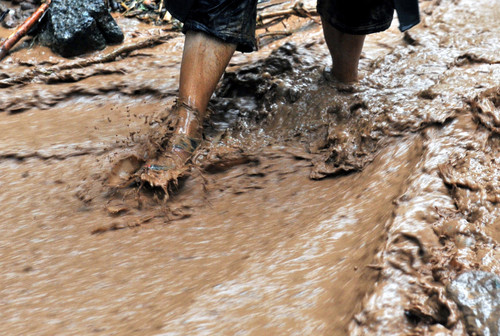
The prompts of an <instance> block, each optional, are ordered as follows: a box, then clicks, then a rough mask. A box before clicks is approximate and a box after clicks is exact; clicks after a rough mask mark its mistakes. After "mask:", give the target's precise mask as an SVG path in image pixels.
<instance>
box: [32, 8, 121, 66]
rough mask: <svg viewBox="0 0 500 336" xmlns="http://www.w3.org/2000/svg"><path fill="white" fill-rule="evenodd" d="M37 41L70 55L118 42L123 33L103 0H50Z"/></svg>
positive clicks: (59, 52) (55, 50)
mask: <svg viewBox="0 0 500 336" xmlns="http://www.w3.org/2000/svg"><path fill="white" fill-rule="evenodd" d="M39 41H40V43H41V44H42V45H45V46H48V47H50V48H51V49H52V50H53V51H54V52H57V53H58V54H61V55H62V56H65V57H71V56H77V55H81V54H83V53H86V52H89V51H94V50H100V49H103V48H104V47H105V46H106V44H113V43H120V42H122V41H123V32H122V31H121V29H120V27H118V25H117V24H116V22H115V20H114V19H113V17H112V16H111V15H110V13H109V11H108V8H107V6H106V4H105V2H104V0H52V4H51V5H50V9H49V11H48V13H47V18H46V22H45V24H44V26H43V27H42V32H41V33H40V35H39Z"/></svg>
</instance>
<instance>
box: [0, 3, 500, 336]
mask: <svg viewBox="0 0 500 336" xmlns="http://www.w3.org/2000/svg"><path fill="white" fill-rule="evenodd" d="M285 5H286V3H285ZM421 9H422V23H421V24H420V25H419V26H417V27H415V28H414V29H412V30H411V31H410V32H409V33H408V34H405V35H403V34H400V33H399V31H398V30H397V21H395V22H394V24H393V26H392V27H391V29H389V30H388V31H386V32H384V33H381V34H376V35H373V36H369V37H368V38H367V41H366V44H365V49H364V52H363V56H362V59H361V65H360V70H361V75H362V79H361V81H360V82H359V84H356V85H355V86H353V87H337V86H335V85H333V84H331V83H329V82H328V81H326V80H325V79H324V78H323V75H322V71H323V68H324V67H325V66H326V65H328V64H329V62H330V61H329V55H328V51H327V48H326V45H325V43H324V40H323V38H322V33H321V28H320V26H319V25H318V24H316V23H314V22H312V21H311V20H309V19H290V20H288V21H286V22H285V24H284V25H282V26H280V27H279V28H276V27H274V28H273V29H275V30H276V29H278V30H281V29H282V28H283V29H285V30H288V31H289V32H292V31H293V34H292V35H291V36H284V35H283V36H279V37H280V38H279V39H278V37H277V36H276V35H261V39H260V42H261V49H260V50H259V52H256V53H252V54H237V55H235V56H234V57H233V59H232V61H231V64H230V68H229V69H228V73H227V74H226V76H225V78H224V80H223V81H222V83H221V85H220V87H219V89H218V91H217V95H216V97H214V99H213V100H212V104H211V109H212V115H211V117H210V120H208V121H207V123H206V125H205V129H206V143H205V144H204V145H203V146H202V148H201V149H200V150H199V151H198V153H197V157H196V160H194V161H195V164H194V165H193V167H192V168H191V174H190V176H189V177H188V178H187V179H185V180H183V181H181V183H180V185H179V187H178V188H177V189H176V190H173V193H172V194H171V195H170V199H168V200H166V199H165V197H164V194H163V193H162V192H161V191H159V190H152V189H148V188H142V189H141V188H138V186H134V185H132V186H129V187H127V188H115V187H112V186H109V177H110V173H111V171H112V167H113V166H114V164H116V162H119V160H120V159H121V158H123V157H126V156H128V155H130V154H134V155H137V156H138V157H140V155H142V154H143V153H144V151H143V148H144V147H145V146H146V145H147V143H148V139H150V137H151V135H152V134H154V133H155V130H158V129H159V125H158V124H157V123H156V120H158V119H159V116H161V115H164V114H165V113H167V112H168V108H169V107H170V106H171V105H172V102H173V99H174V98H175V95H176V88H177V80H178V77H177V76H178V71H179V66H180V55H181V52H182V42H183V38H182V35H180V34H179V33H175V32H166V31H163V30H162V28H161V27H155V26H149V25H146V24H144V23H138V22H137V21H135V20H133V19H125V18H121V17H118V18H117V21H118V23H119V25H120V26H121V27H122V28H123V30H124V32H125V36H126V38H125V42H124V44H125V45H128V44H133V43H136V42H139V41H142V40H144V39H151V38H154V37H155V36H157V35H159V34H160V35H165V36H168V37H166V38H163V39H162V40H161V41H157V43H156V44H154V45H153V46H152V47H147V48H138V49H136V50H135V51H132V52H130V53H124V54H123V55H121V56H120V57H118V58H116V59H114V60H113V61H111V62H107V63H96V64H87V65H85V66H81V64H80V66H79V65H78V63H71V62H78V60H65V59H62V58H60V57H58V56H56V55H54V54H52V53H51V52H50V51H49V50H48V49H46V48H42V47H34V48H31V49H21V50H18V51H17V52H15V53H13V54H11V56H10V57H8V58H6V59H5V60H4V61H3V62H2V63H0V87H1V90H0V110H1V111H2V113H0V130H1V132H0V134H1V135H0V137H1V138H0V139H1V141H0V219H1V221H0V269H1V270H2V272H1V273H0V312H1V313H0V321H1V323H0V334H2V335H67V334H79V335H87V334H92V335H128V334H138V335H186V334H191V335H213V334H215V335H219V334H221V335H234V334H238V335H467V334H468V333H469V334H473V333H474V332H476V333H477V334H480V332H482V333H483V334H484V335H486V334H487V332H489V335H495V334H498V324H499V322H498V321H499V319H498V316H499V315H498V312H497V313H496V314H497V315H495V312H493V313H491V314H490V313H489V312H487V311H486V310H484V311H482V313H484V314H486V313H488V314H490V315H488V316H489V317H488V316H486V317H485V321H486V322H484V324H479V325H474V323H472V322H471V319H470V318H469V317H470V313H469V312H468V311H465V310H464V308H463V304H462V303H461V301H460V300H458V299H457V298H456V296H457V295H456V294H454V293H456V290H455V288H461V287H459V286H458V285H453V284H455V283H454V282H453V281H454V280H455V279H456V278H457V276H458V275H459V274H489V275H491V276H494V275H495V274H496V275H497V276H499V275H500V249H499V246H498V241H499V240H500V222H499V218H500V206H499V200H500V169H499V167H500V154H499V153H500V47H499V45H500V40H499V39H500V26H499V25H498V22H499V21H500V4H499V3H498V2H495V1H486V0H482V1H470V0H461V1H451V0H442V1H424V2H422V3H421ZM8 34H9V32H8V31H7V30H1V31H0V36H2V37H5V36H7V35H8ZM257 34H258V35H260V34H265V31H263V30H259V31H258V32H257ZM275 39H276V40H275ZM117 48H120V46H114V47H108V48H107V49H106V50H104V51H102V52H100V53H97V54H96V55H105V54H107V53H109V52H111V51H112V50H116V49H117ZM68 64H69V66H65V65H68ZM71 64H72V65H71ZM469 271H483V273H467V272H469ZM464 272H465V273H464ZM477 279H479V277H478V278H477ZM481 279H482V278H481ZM498 287H499V286H498V285H497V287H496V288H497V291H498ZM471 293H472V292H471ZM466 294H467V293H466ZM471 295H472V294H471ZM481 300H483V301H484V302H486V303H489V304H490V306H491V307H494V308H495V307H496V309H497V310H498V307H499V306H500V304H498V299H496V300H497V301H495V296H494V295H493V294H492V296H491V297H489V296H481ZM484 307H486V306H484ZM485 309H486V308H485ZM490 310H491V309H490ZM493 310H494V309H493ZM467 316H469V317H467ZM495 316H496V317H497V318H496V319H495ZM474 328H476V329H474Z"/></svg>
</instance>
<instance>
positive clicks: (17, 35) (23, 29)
mask: <svg viewBox="0 0 500 336" xmlns="http://www.w3.org/2000/svg"><path fill="white" fill-rule="evenodd" d="M51 1H52V0H46V1H45V3H43V4H42V5H41V6H40V7H38V9H37V10H36V11H35V12H34V13H33V14H31V16H30V17H29V18H27V19H26V21H24V22H23V24H22V25H20V26H19V27H18V28H17V29H16V31H15V32H13V33H12V34H11V35H10V36H9V37H7V39H6V40H5V41H4V42H3V43H2V46H1V47H0V61H1V60H2V59H3V58H4V57H5V55H7V53H8V52H9V50H10V49H11V48H12V47H13V46H14V45H15V44H16V43H17V42H18V41H19V40H20V39H21V38H22V37H23V36H24V35H26V33H27V32H28V31H29V30H30V29H31V27H33V25H34V24H35V23H36V22H38V20H40V18H41V17H42V15H43V14H44V13H45V12H46V11H47V9H49V6H50V3H51Z"/></svg>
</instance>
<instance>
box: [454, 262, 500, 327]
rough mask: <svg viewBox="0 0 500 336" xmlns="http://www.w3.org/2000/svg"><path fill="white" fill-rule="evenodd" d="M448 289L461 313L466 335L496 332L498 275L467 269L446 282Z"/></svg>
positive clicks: (499, 309)
mask: <svg viewBox="0 0 500 336" xmlns="http://www.w3.org/2000/svg"><path fill="white" fill-rule="evenodd" d="M447 292H448V295H449V296H450V297H451V298H452V299H453V300H454V301H455V302H456V303H457V305H458V307H459V309H460V310H461V312H462V313H463V315H464V319H465V324H466V327H467V333H468V334H469V335H477V336H495V335H499V331H500V277H498V276H497V275H495V274H493V273H488V272H482V271H472V272H466V273H463V274H461V275H460V276H458V277H457V278H456V279H455V280H453V281H452V282H451V284H449V285H448V287H447Z"/></svg>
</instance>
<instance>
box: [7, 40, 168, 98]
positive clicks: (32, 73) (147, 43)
mask: <svg viewBox="0 0 500 336" xmlns="http://www.w3.org/2000/svg"><path fill="white" fill-rule="evenodd" d="M174 37H175V35H155V36H152V37H149V38H146V39H144V40H141V41H139V42H133V43H129V44H125V45H123V46H121V47H118V48H116V49H115V50H113V51H111V52H109V53H107V54H104V55H99V56H95V57H91V58H83V59H78V60H75V61H71V62H65V63H62V64H57V65H53V66H51V67H48V68H35V69H33V70H29V71H27V72H25V73H23V74H21V75H18V76H16V77H10V78H6V79H1V80H0V88H5V87H9V86H13V85H16V84H23V83H24V82H27V81H30V80H33V79H34V78H36V77H38V76H43V75H45V74H50V73H54V72H59V71H62V70H69V69H80V68H83V67H87V66H90V65H93V64H98V63H107V62H113V61H114V60H115V59H117V58H118V57H120V56H122V55H124V54H127V53H130V52H132V51H134V50H137V49H143V48H148V47H152V46H154V45H157V44H161V43H164V42H166V41H168V40H170V39H171V38H174Z"/></svg>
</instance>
